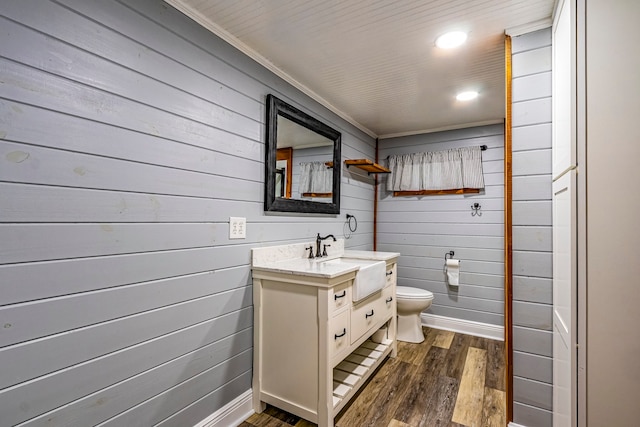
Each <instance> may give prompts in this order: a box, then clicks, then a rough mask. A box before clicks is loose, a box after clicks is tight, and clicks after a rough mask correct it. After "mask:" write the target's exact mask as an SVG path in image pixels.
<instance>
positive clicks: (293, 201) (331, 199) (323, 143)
mask: <svg viewBox="0 0 640 427" xmlns="http://www.w3.org/2000/svg"><path fill="white" fill-rule="evenodd" d="M266 122H267V138H266V152H265V210H266V211H280V212H312V213H340V168H339V167H338V168H334V165H338V166H339V165H340V149H341V145H340V143H341V141H340V139H341V135H340V132H338V131H336V130H335V129H333V128H331V127H330V126H328V125H326V124H325V123H322V122H320V121H319V120H317V119H315V118H314V117H311V116H309V115H308V114H306V113H304V112H302V111H300V110H298V109H297V108H295V107H293V106H292V105H290V104H287V103H286V102H284V101H282V100H280V99H278V98H276V97H275V96H273V95H268V96H267V121H266Z"/></svg>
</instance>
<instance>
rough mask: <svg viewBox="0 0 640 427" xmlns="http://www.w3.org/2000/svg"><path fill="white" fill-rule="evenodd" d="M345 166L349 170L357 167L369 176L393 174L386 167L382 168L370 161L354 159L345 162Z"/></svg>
mask: <svg viewBox="0 0 640 427" xmlns="http://www.w3.org/2000/svg"><path fill="white" fill-rule="evenodd" d="M344 164H345V165H347V169H348V168H349V167H350V166H355V167H357V168H360V169H362V170H364V171H367V173H368V174H369V175H371V174H372V173H391V171H390V170H389V169H387V168H385V167H384V166H381V165H379V164H377V163H374V162H372V161H371V160H368V159H353V160H345V161H344Z"/></svg>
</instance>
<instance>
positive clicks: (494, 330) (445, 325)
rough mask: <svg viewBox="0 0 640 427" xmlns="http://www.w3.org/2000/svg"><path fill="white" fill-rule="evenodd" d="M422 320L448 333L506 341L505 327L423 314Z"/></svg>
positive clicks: (425, 324) (425, 323)
mask: <svg viewBox="0 0 640 427" xmlns="http://www.w3.org/2000/svg"><path fill="white" fill-rule="evenodd" d="M420 320H422V324H423V325H424V326H428V327H430V328H436V329H444V330H447V331H453V332H460V333H463V334H468V335H475V336H477V337H483V338H491V339H493V340H499V341H504V326H499V325H490V324H488V323H480V322H473V321H471V320H462V319H454V318H453V317H444V316H437V315H435V314H429V313H422V314H421V315H420ZM515 427H517V426H515Z"/></svg>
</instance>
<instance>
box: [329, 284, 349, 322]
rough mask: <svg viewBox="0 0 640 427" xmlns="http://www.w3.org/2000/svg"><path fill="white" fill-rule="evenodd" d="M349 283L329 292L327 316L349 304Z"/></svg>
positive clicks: (335, 287)
mask: <svg viewBox="0 0 640 427" xmlns="http://www.w3.org/2000/svg"><path fill="white" fill-rule="evenodd" d="M351 283H352V281H351V280H349V281H347V282H345V283H342V284H340V285H337V286H334V287H333V288H331V289H330V290H329V315H331V313H333V312H335V311H338V310H340V309H341V308H342V307H346V306H348V305H349V304H351Z"/></svg>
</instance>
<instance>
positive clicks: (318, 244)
mask: <svg viewBox="0 0 640 427" xmlns="http://www.w3.org/2000/svg"><path fill="white" fill-rule="evenodd" d="M329 237H331V238H332V239H333V241H334V242H335V241H336V238H335V237H334V235H333V234H327V235H326V236H324V237H320V233H318V236H317V237H316V258H320V257H322V256H323V255H324V256H326V255H327V248H326V247H325V250H324V254H323V253H322V252H320V242H322V241H323V240H325V239H328V238H329Z"/></svg>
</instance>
